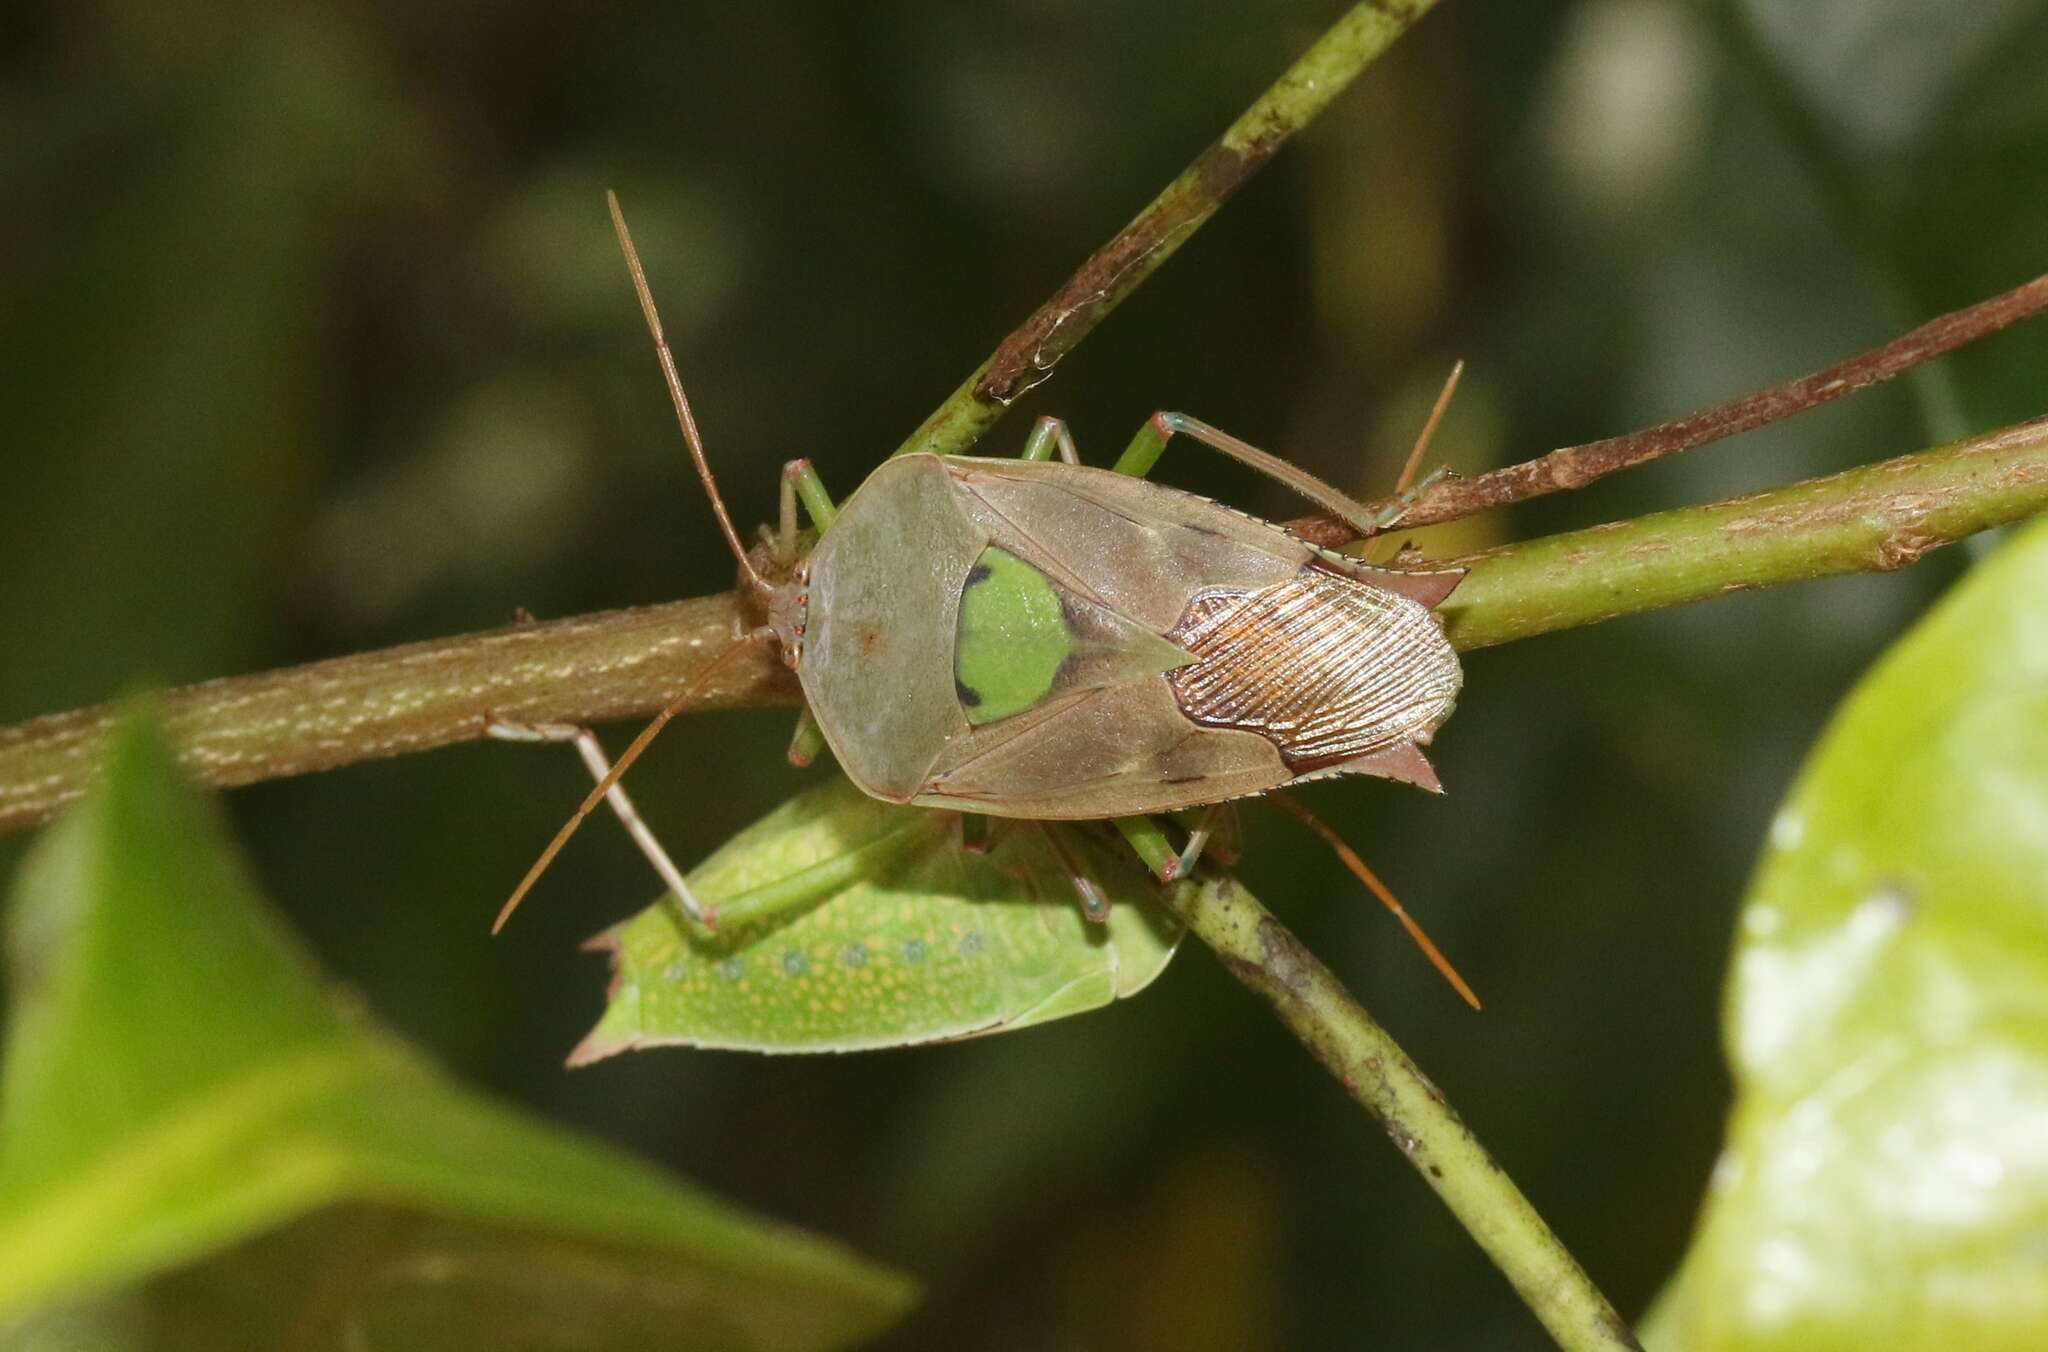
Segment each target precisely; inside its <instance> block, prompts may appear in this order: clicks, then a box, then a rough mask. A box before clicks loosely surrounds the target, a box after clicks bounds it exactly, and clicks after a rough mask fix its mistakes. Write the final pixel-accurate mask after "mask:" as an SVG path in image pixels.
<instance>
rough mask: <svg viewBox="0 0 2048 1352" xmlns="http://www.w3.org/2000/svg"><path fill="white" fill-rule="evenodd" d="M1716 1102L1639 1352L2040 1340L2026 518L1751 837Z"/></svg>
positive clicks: (2037, 951)
mask: <svg viewBox="0 0 2048 1352" xmlns="http://www.w3.org/2000/svg"><path fill="white" fill-rule="evenodd" d="M1727 1031H1728V1040H1729V1045H1730V1049H1731V1055H1732V1058H1733V1061H1734V1068H1735V1076H1736V1087H1737V1102H1736V1107H1735V1112H1734V1116H1733V1120H1732V1122H1731V1125H1730V1128H1729V1140H1728V1145H1727V1149H1726V1153H1725V1154H1724V1156H1723V1158H1722V1160H1721V1162H1720V1164H1719V1166H1718V1167H1717V1169H1716V1170H1715V1174H1714V1182H1713V1187H1712V1190H1711V1193H1710V1195H1709V1198H1708V1201H1707V1206H1706V1212H1705V1215H1704V1217H1703V1220H1702V1223H1701V1227H1700V1231H1699V1234H1698V1236H1697V1237H1696V1239H1695V1241H1694V1244H1693V1249H1692V1252H1691V1253H1690V1254H1689V1255H1688V1257H1687V1258H1686V1261H1685V1264H1684V1267H1683V1269H1682V1271H1681V1274H1680V1281H1679V1283H1678V1285H1677V1287H1676V1289H1675V1290H1674V1291H1673V1292H1672V1293H1671V1295H1670V1296H1669V1298H1668V1299H1667V1300H1666V1302H1665V1303H1664V1307H1663V1308H1662V1309H1661V1310H1660V1311H1659V1315H1658V1319H1657V1321H1656V1323H1657V1329H1658V1331H1659V1332H1660V1333H1661V1334H1662V1335H1663V1337H1662V1339H1661V1340H1659V1343H1658V1344H1657V1345H1661V1346H1665V1347H1669V1348H1684V1349H1687V1352H1713V1350H1717V1349H1745V1350H1748V1349H1780V1348H1782V1349H1788V1352H1789V1349H1793V1348H1797V1349H1801V1350H1802V1352H1814V1350H1816V1349H1829V1348H1843V1349H1847V1348H1869V1347H1885V1348H1888V1349H1914V1348H1927V1349H1934V1348H1970V1349H1972V1350H1973V1352H1987V1350H1989V1349H2000V1348H2012V1349H2019V1348H2040V1347H2048V521H2043V522H2039V523H2037V524H2035V525H2034V526H2033V527H2031V528H2030V529H2029V530H2027V531H2026V532H2025V533H2023V534H2022V535H2020V536H2019V537H2018V538H2017V539H2015V540H2014V541H2013V542H2012V543H2011V544H2010V545H2008V546H2007V547H2006V548H2005V550H2004V551H2002V552H2001V553H2000V554H1998V555H1997V556H1996V557H1994V558H1993V559H1992V560H1990V561H1989V562H1987V563H1985V564H1983V565H1981V566H1979V567H1978V568H1977V569H1976V570H1975V571H1974V572H1972V573H1971V575H1970V576H1969V578H1968V579H1967V580H1966V581H1965V582H1964V583H1963V584H1962V585H1961V586H1960V587H1958V588H1957V590H1956V591H1955V592H1954V593H1953V594H1951V595H1950V596H1949V597H1948V598H1947V599H1946V600H1945V601H1944V602H1943V603H1942V604H1941V605H1940V606H1939V607H1938V608H1937V609H1936V610H1935V611H1934V612H1933V613H1932V614H1931V615H1929V616H1928V617H1927V618H1926V619H1925V620H1923V621H1922V622H1921V623H1920V624H1919V625H1918V626H1917V627H1916V628H1915V629H1914V630H1913V632H1912V633H1910V634H1909V635H1908V636H1907V637H1906V638H1905V639H1904V640H1902V641H1901V642H1900V643H1898V644H1897V645H1896V646H1895V647H1894V649H1893V650H1892V651H1891V652H1890V653H1889V654H1888V655H1887V656H1886V657H1885V659H1884V660H1883V661H1882V662H1881V663H1879V665H1878V666H1877V668H1876V669H1875V670H1874V671H1872V672H1871V673H1870V674H1869V675H1868V676H1867V677H1866V678H1865V679H1864V680H1863V682H1862V684H1861V685H1860V686H1859V687H1858V688H1857V690H1856V691H1855V693H1854V694H1853V695H1852V696H1851V697H1850V698H1849V700H1848V702H1847V703H1846V704H1845V705H1844V706H1843V708H1842V709H1841V711H1840V712H1839V714H1838V715H1837V716H1836V718H1835V721H1834V724H1833V726H1832V727H1831V728H1830V729H1829V730H1828V733H1827V735H1826V736H1825V738H1824V739H1823V740H1822V742H1821V744H1820V747H1819V749H1818V750H1817V751H1816V752H1815V753H1814V755H1813V758H1812V761H1811V762H1810V764H1809V765H1808V766H1807V768H1806V770H1805V773H1804V775H1803V776H1802V778H1801V780H1800V782H1799V784H1798V785H1797V786H1796V787H1795V789H1794V790H1793V792H1792V795H1791V797H1790V799H1789V800H1788V801H1787V802H1786V804H1785V805H1784V807H1783V809H1782V810H1781V811H1780V813H1779V815H1778V817H1777V820H1776V822H1775V823H1774V825H1773V826H1772V828H1771V839H1770V844H1769V848H1768V849H1767V851H1766V853H1765V856H1764V859H1763V862H1762V865H1761V866H1760V868H1759V870H1758V873H1757V876H1756V879H1755V881H1754V884H1753V885H1752V887H1751V891H1750V895H1749V898H1748V900H1747V903H1746V905H1745V908H1744V911H1743V915H1742V922H1741V931H1740V938H1739V941H1738V944H1737V948H1736V955H1735V968H1734V974H1733V983H1732V987H1731V990H1730V999H1729V1006H1728V1030H1727Z"/></svg>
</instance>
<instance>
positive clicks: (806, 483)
mask: <svg viewBox="0 0 2048 1352" xmlns="http://www.w3.org/2000/svg"><path fill="white" fill-rule="evenodd" d="M782 492H783V495H784V497H785V500H786V499H787V497H788V495H789V494H791V493H794V494H795V495H796V496H797V497H799V498H801V499H803V504H804V510H805V511H806V512H808V513H810V517H811V524H812V525H814V526H816V527H817V528H818V529H819V530H829V529H830V528H831V526H832V518H833V517H835V516H838V515H839V508H838V507H837V506H836V505H834V503H833V501H832V495H831V494H830V493H827V492H826V491H825V481H824V480H823V479H821V478H819V477H818V471H817V469H816V467H814V466H813V465H812V464H811V462H810V461H808V460H792V461H790V462H789V463H788V464H786V465H784V466H783V467H782ZM785 517H786V519H788V520H789V521H790V522H791V523H792V524H794V522H795V514H794V512H785Z"/></svg>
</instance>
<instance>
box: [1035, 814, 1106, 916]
mask: <svg viewBox="0 0 2048 1352" xmlns="http://www.w3.org/2000/svg"><path fill="white" fill-rule="evenodd" d="M1037 825H1038V829H1039V831H1040V832H1041V833H1042V834H1043V835H1044V836H1045V841H1046V844H1048V845H1050V846H1052V852H1053V854H1055V855H1056V856H1058V858H1059V861H1060V867H1061V868H1063V869H1065V870H1066V871H1067V878H1068V880H1069V881H1070V882H1072V883H1073V884H1074V896H1075V899H1076V900H1078V901H1079V902H1080V903H1081V914H1082V915H1083V916H1085V917H1086V918H1087V919H1088V920H1089V921H1090V922H1091V923H1093V924H1097V925H1101V924H1105V923H1107V922H1108V920H1109V898H1107V897H1105V896H1103V895H1102V889H1101V888H1099V887H1097V886H1096V885H1095V883H1094V881H1093V880H1092V879H1090V878H1089V877H1088V875H1087V874H1086V873H1083V872H1082V871H1081V866H1080V865H1079V864H1077V863H1076V862H1075V861H1074V856H1073V855H1072V854H1071V853H1070V852H1069V851H1068V850H1067V846H1066V843H1065V842H1064V841H1062V840H1061V839H1060V834H1059V828H1058V827H1057V826H1056V825H1054V824H1053V823H1051V822H1039V823H1038V824H1037Z"/></svg>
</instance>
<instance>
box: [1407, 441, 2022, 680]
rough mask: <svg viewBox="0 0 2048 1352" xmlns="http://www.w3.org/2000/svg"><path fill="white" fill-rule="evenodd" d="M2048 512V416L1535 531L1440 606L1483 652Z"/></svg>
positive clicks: (1826, 572) (1483, 561) (1883, 566)
mask: <svg viewBox="0 0 2048 1352" xmlns="http://www.w3.org/2000/svg"><path fill="white" fill-rule="evenodd" d="M2040 511H2048V418H2037V419H2035V420H2034V421H2032V422H2026V423H2021V424H2019V425H2018V426H2016V427H2009V428H2006V429H2005V430H2003V431H1999V432H1993V433H1991V434H1989V435H1987V436H1982V437H1975V438H1972V439H1970V440H1967V441H1959V442H1956V443H1954V444H1953V445H1950V446H1944V447H1941V448H1939V449H1936V450H1932V451H1922V452H1920V453H1918V454H1916V455H1904V456H1900V457H1898V458H1897V459H1895V460H1885V461H1880V462H1879V463H1877V464H1875V465H1864V466H1860V467H1859V468H1856V469H1852V470H1847V471H1844V472H1843V473H1841V474H1833V475H1829V476H1828V477H1827V478H1824V479H1809V480H1806V481H1805V482H1803V483H1796V484H1789V485H1787V486H1786V487H1784V488H1776V489H1772V490H1771V491H1769V492H1766V493H1757V494H1753V495H1751V496H1749V497H1742V498H1731V499H1729V500H1728V501H1726V502H1717V503H1711V504H1709V505H1707V506H1703V507H1680V508H1678V509H1676V510H1673V511H1668V512H1658V513H1656V514H1655V515H1652V516H1644V517H1638V518H1636V519H1635V520H1633V521H1618V522H1615V523H1613V524H1611V525H1606V526H1595V527H1593V528H1592V529H1591V530H1582V531H1573V532H1571V533H1570V534H1567V535H1552V536H1548V537H1545V538H1543V539H1540V540H1529V541H1526V542H1524V543H1522V544H1517V545H1510V546H1508V547H1506V548H1503V549H1497V550H1494V551H1491V552H1490V553H1486V554H1481V555H1478V556H1476V557H1474V558H1471V559H1467V560H1464V561H1463V562H1465V563H1467V564H1468V565H1469V566H1470V567H1471V569H1472V573H1471V576H1469V577H1467V578H1466V579H1465V581H1464V582H1463V583H1462V584H1461V585H1460V586H1459V587H1458V590H1457V591H1455V592H1453V593H1452V594H1451V599H1450V600H1448V601H1446V602H1445V603H1444V605H1443V616H1444V625H1445V628H1446V630H1447V631H1448V632H1449V634H1450V636H1451V642H1453V643H1454V644H1456V645H1457V646H1458V647H1459V648H1461V649H1468V650H1469V649H1472V648H1484V647H1488V646H1490V645H1492V644H1495V643H1506V642H1508V641H1509V640H1511V639H1518V638H1530V637H1532V636H1534V635H1537V634H1547V633H1550V632H1551V631H1553V630H1557V629H1571V628H1576V627H1578V626H1579V625H1585V624H1597V623H1599V622H1600V621H1601V620H1611V619H1614V618H1616V617H1617V616H1621V615H1634V614H1638V613H1640V612H1642V611H1646V610H1658V609H1662V608H1663V607H1665V606H1675V605H1681V604H1684V603H1685V602H1688V601H1700V600H1705V599H1706V598H1708V597H1713V596H1720V595H1723V594H1724V593H1727V592H1735V591H1745V590H1748V589H1750V588H1752V587H1769V586H1776V585H1778V584H1780V583H1786V582H1802V581H1805V580H1807V579H1810V578H1817V577H1832V576H1835V575H1838V574H1842V573H1867V572H1886V571H1890V570H1892V569H1896V568H1903V567H1905V566H1906V565H1907V564H1910V563H1913V562H1915V561H1917V560H1918V559H1920V558H1921V557H1922V556H1923V555H1925V554H1926V553H1928V552H1929V551H1930V550H1934V549H1938V548H1940V547H1941V546H1942V545H1945V544H1951V543H1953V542H1955V541H1957V540H1960V539H1963V538H1964V537H1966V536H1969V535H1974V534H1976V533H1977V532H1978V531H1981V530H1987V529H1989V528H1990V527H1993V526H2000V525H2004V524H2006V523H2007V522H2011V521H2018V520H2020V519H2022V518H2024V517H2028V516H2032V515H2033V514H2034V513H2036V512H2040Z"/></svg>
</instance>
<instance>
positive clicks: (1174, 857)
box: [1116, 817, 1181, 883]
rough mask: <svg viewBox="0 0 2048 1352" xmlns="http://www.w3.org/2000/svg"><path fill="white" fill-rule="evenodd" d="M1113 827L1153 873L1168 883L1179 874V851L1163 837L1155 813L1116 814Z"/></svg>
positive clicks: (1163, 830) (1164, 831)
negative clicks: (1150, 814) (1117, 815)
mask: <svg viewBox="0 0 2048 1352" xmlns="http://www.w3.org/2000/svg"><path fill="white" fill-rule="evenodd" d="M1116 829H1117V831H1118V832H1119V833H1121V834H1122V836H1123V838H1124V840H1125V841H1126V842H1127V843H1128V844H1129V845H1130V847H1131V849H1132V850H1133V851H1134V852H1135V853H1136V854H1137V856H1138V858H1139V859H1141V860H1143V861H1144V864H1145V867H1146V868H1147V869H1149V870H1151V873H1152V876H1153V877H1155V878H1157V879H1158V880H1159V881H1160V882H1162V883H1170V882H1172V881H1173V880H1174V879H1175V878H1177V877H1179V876H1180V872H1181V869H1180V851H1178V850H1176V849H1174V848H1173V844H1172V842H1170V841H1169V840H1167V838H1166V830H1165V828H1163V827H1162V826H1160V824H1159V820H1158V819H1157V818H1156V817H1118V818H1117V819H1116Z"/></svg>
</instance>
